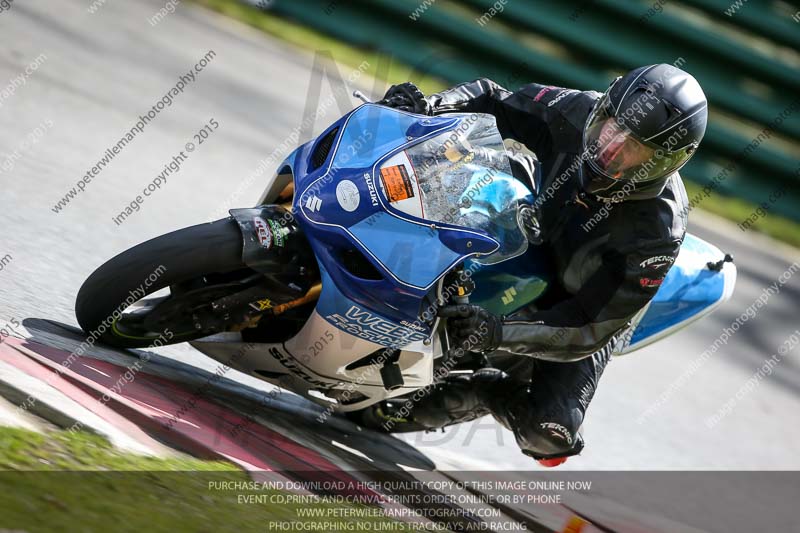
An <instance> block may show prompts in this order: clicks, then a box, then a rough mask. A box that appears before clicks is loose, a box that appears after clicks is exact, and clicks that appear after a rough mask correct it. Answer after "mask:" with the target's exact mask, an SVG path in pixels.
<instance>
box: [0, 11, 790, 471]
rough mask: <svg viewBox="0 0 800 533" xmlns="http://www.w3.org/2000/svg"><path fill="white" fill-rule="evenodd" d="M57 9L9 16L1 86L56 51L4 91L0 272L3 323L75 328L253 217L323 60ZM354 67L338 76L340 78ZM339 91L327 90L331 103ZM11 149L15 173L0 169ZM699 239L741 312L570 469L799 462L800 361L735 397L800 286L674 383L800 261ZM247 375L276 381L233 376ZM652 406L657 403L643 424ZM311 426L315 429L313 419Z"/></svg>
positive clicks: (484, 433) (770, 344)
mask: <svg viewBox="0 0 800 533" xmlns="http://www.w3.org/2000/svg"><path fill="white" fill-rule="evenodd" d="M55 4H56V3H54V2H49V1H30V2H24V3H23V2H15V3H14V4H13V7H12V8H11V9H10V10H8V11H6V12H3V13H0V34H1V35H3V46H2V47H1V48H0V91H4V89H7V88H8V87H11V86H14V85H12V84H13V82H12V80H13V79H14V78H15V77H17V76H20V75H24V72H25V69H26V66H27V65H29V64H30V63H31V62H32V61H34V60H35V58H37V57H40V58H41V56H40V54H44V55H45V56H46V58H45V59H44V60H41V59H40V61H39V63H40V64H39V65H38V68H37V69H36V70H35V71H33V72H31V73H30V75H29V76H27V77H26V79H25V83H24V84H21V82H20V83H18V84H17V86H15V87H14V90H13V91H8V90H5V92H3V93H2V96H0V98H2V100H0V104H1V105H0V124H2V127H0V150H1V151H2V152H3V153H4V155H3V156H2V160H0V184H2V192H1V193H0V228H2V238H0V258H2V257H4V256H5V257H8V256H10V260H8V261H3V263H4V264H3V266H2V270H0V326H2V325H3V324H6V323H10V322H12V321H14V320H16V321H19V322H23V321H26V322H27V323H30V322H31V321H32V320H34V319H48V320H53V321H57V322H62V323H64V324H71V325H76V320H75V317H74V312H73V305H74V299H75V295H76V293H77V291H78V288H79V287H80V285H81V283H82V281H83V280H84V279H85V278H86V277H87V276H88V275H89V274H90V273H91V271H92V270H93V269H95V268H96V267H97V266H98V265H100V264H101V263H103V262H104V261H106V260H107V259H109V258H110V257H112V256H113V255H115V254H117V253H119V252H121V251H123V250H125V249H127V248H129V247H131V246H133V245H135V244H137V243H139V242H142V241H144V240H146V239H149V238H152V237H155V236H157V235H160V234H163V233H166V232H168V231H172V230H175V229H178V228H181V227H185V226H188V225H192V224H196V223H201V222H206V221H208V220H211V219H213V218H219V217H221V216H222V214H223V213H224V212H225V210H226V209H227V208H229V207H244V206H250V205H252V203H253V202H254V201H255V200H256V199H257V197H258V195H259V194H260V193H261V191H262V189H263V186H264V181H265V180H266V178H267V176H268V175H269V174H270V173H271V172H272V171H273V170H274V168H275V166H276V164H272V165H270V166H269V169H268V171H267V172H266V173H264V174H263V175H262V176H261V177H258V178H257V179H248V176H250V175H252V173H253V172H254V171H255V170H256V169H257V168H258V167H259V164H260V161H261V160H262V159H263V158H265V157H267V156H268V155H269V154H270V153H271V152H272V151H273V150H274V149H275V148H276V147H279V146H280V145H281V144H282V143H284V141H285V140H286V138H287V136H289V135H290V134H291V133H292V130H293V128H295V127H297V126H298V124H300V123H301V122H302V120H303V116H304V110H305V109H306V101H307V99H308V95H309V89H310V87H312V65H313V63H314V57H313V54H311V53H308V52H301V51H297V50H295V49H293V48H291V47H289V46H288V45H285V44H284V43H282V42H279V41H276V40H273V39H271V38H269V37H266V36H264V35H263V34H260V33H258V32H256V31H254V30H251V29H249V28H247V27H245V26H243V25H241V24H238V23H235V22H232V21H230V20H227V19H225V18H223V17H219V16H217V15H214V14H212V13H210V12H207V11H205V10H202V9H199V8H196V7H194V6H187V5H181V6H180V7H179V9H178V10H177V12H176V13H174V14H171V15H169V16H168V17H167V18H166V19H165V20H163V21H162V22H160V23H159V24H157V25H156V26H151V25H150V24H149V23H148V19H149V18H150V17H152V16H153V15H154V14H155V13H156V11H157V10H158V9H160V8H161V7H163V5H164V3H163V2H158V1H139V2H120V1H115V0H108V1H107V2H106V3H105V4H104V5H102V6H101V7H100V8H99V10H98V11H97V12H96V13H94V14H90V13H89V12H88V11H87V5H88V4H89V2H88V0H86V1H76V0H69V1H61V2H58V3H57V6H56V5H55ZM209 50H213V51H214V53H215V56H214V57H213V59H212V60H211V61H210V63H209V64H208V65H207V66H206V67H205V68H204V70H203V71H202V72H200V73H199V74H196V77H195V81H194V82H193V83H190V84H189V85H188V86H187V87H186V88H185V90H184V92H183V93H182V94H180V95H179V96H177V97H176V98H175V99H174V101H173V103H172V104H171V105H170V106H168V107H165V109H164V110H163V111H161V112H160V113H159V114H158V115H157V117H156V118H155V119H154V120H152V122H151V123H150V124H148V125H147V126H146V128H145V129H144V131H143V132H142V133H140V134H138V135H137V136H136V137H135V139H134V140H133V141H132V142H131V143H130V144H128V145H127V146H126V147H125V148H124V149H123V150H122V152H121V153H119V154H118V155H116V157H114V158H113V160H112V161H111V162H110V163H109V164H108V166H107V167H106V168H105V169H103V170H102V171H101V172H100V173H99V174H98V175H97V176H96V177H94V178H93V179H92V181H91V182H90V183H88V184H87V185H86V187H85V191H83V192H81V193H79V194H78V195H76V196H75V197H74V199H73V200H72V201H71V202H70V203H69V205H67V206H66V207H65V208H64V209H62V210H61V212H59V213H56V212H54V211H53V210H52V208H53V206H54V205H55V204H56V203H57V202H58V201H59V200H60V199H61V198H62V197H63V196H64V195H65V194H67V192H68V191H69V190H70V188H72V187H75V184H76V182H77V181H78V180H80V179H81V178H82V177H83V176H84V175H85V174H86V173H87V171H88V170H89V169H91V167H92V166H93V165H95V164H96V163H97V161H98V160H99V159H101V158H102V156H103V154H104V152H105V151H106V149H107V148H109V147H111V146H112V145H114V144H116V142H117V141H118V140H119V139H120V137H122V136H124V135H125V133H126V132H127V131H129V130H130V129H131V127H132V126H133V125H134V124H135V123H136V121H137V120H138V117H139V116H140V115H143V114H145V113H147V112H148V110H150V108H151V107H153V106H154V105H155V104H156V102H158V101H159V100H160V99H161V98H162V96H163V95H164V94H166V93H167V92H168V91H169V89H170V88H171V87H173V86H174V85H175V84H176V83H177V82H178V78H179V76H181V75H185V74H186V73H187V72H188V71H189V70H191V69H192V68H193V66H194V65H195V64H196V63H197V62H198V61H200V59H201V58H203V57H204V56H206V54H207V53H208V52H209ZM350 72H351V71H350V69H349V68H347V67H343V68H342V74H343V76H344V77H347V76H348V74H349V73H350ZM363 81H365V80H359V82H363ZM398 81H404V80H398ZM356 86H357V87H359V88H361V89H362V90H365V92H367V93H368V94H371V95H372V96H373V97H376V96H378V94H376V92H377V93H380V90H379V91H374V89H373V87H372V84H371V83H369V84H366V85H359V84H356V85H355V86H354V87H356ZM329 89H330V87H329V86H328V85H327V84H325V85H323V92H322V97H321V100H320V101H325V98H326V95H328V94H329V93H330V91H329ZM381 90H382V88H381ZM312 92H313V91H312ZM355 103H356V102H355V101H354V102H353V105H355ZM339 113H340V111H339V110H338V108H337V106H336V105H333V106H329V108H328V110H327V112H326V114H325V116H324V117H323V118H321V119H320V120H318V121H317V122H316V124H315V125H314V128H313V131H314V132H315V133H319V132H320V131H321V130H322V129H323V128H324V127H326V126H327V125H328V124H329V123H330V122H331V121H333V120H334V119H335V118H337V117H338V116H339ZM212 118H213V119H215V120H216V121H217V122H218V123H219V128H218V129H216V130H214V131H213V133H212V134H211V135H210V136H209V138H208V139H207V140H205V141H204V143H203V144H202V145H198V146H195V151H194V152H191V153H190V154H188V155H189V157H188V158H187V160H186V161H185V162H183V164H182V166H181V168H180V171H179V172H177V173H175V174H171V175H170V176H168V177H167V182H166V184H165V185H163V186H162V187H161V188H160V189H159V190H157V191H156V192H155V193H154V194H152V195H151V196H149V197H147V198H146V199H145V200H144V202H143V203H142V205H141V206H140V209H139V210H138V211H137V212H135V213H134V214H133V215H131V216H130V217H129V218H128V219H127V220H125V221H124V222H123V223H122V224H120V225H117V224H116V223H115V222H114V221H113V218H114V217H116V216H117V215H119V213H120V212H121V211H123V210H124V209H125V207H126V206H127V205H128V204H130V202H131V201H132V200H133V199H134V198H135V197H136V196H137V195H141V194H142V191H143V189H144V188H145V187H147V185H148V183H150V182H152V181H153V180H154V178H156V176H157V175H158V174H159V173H161V171H162V170H163V168H164V166H165V165H167V164H168V163H169V162H170V161H172V160H173V156H175V155H176V154H177V153H178V152H180V151H182V150H183V151H184V152H186V150H185V145H186V143H187V142H193V141H194V140H193V135H194V134H196V133H197V132H198V131H199V130H200V129H202V128H203V126H204V125H206V124H208V123H209V121H210V120H211V119H212ZM42 124H44V126H41V125H42ZM37 126H38V127H39V128H40V130H39V132H40V134H41V135H40V136H41V138H38V139H37V138H36V134H34V137H33V139H35V140H31V141H30V142H27V143H23V141H24V139H26V138H27V137H28V136H29V135H30V134H32V132H34V131H35V130H36V128H37ZM42 131H43V133H42ZM299 140H300V141H304V140H306V139H305V138H301V139H299ZM284 153H286V152H284ZM8 156H13V157H12V161H11V163H10V164H6V165H5V166H3V163H4V161H7V157H8ZM237 190H238V192H237ZM215 215H216V216H215ZM690 229H691V231H692V232H694V233H695V234H697V235H698V236H700V237H702V238H704V239H707V240H709V241H711V242H713V243H715V244H716V245H717V246H719V247H720V248H721V249H723V250H724V251H726V252H729V253H731V254H732V255H733V256H734V258H735V259H736V264H737V266H738V269H739V279H738V283H737V287H736V291H735V293H734V296H733V299H732V300H731V301H730V302H728V303H727V304H726V305H725V306H724V307H723V308H721V309H720V310H718V311H717V312H716V313H715V314H714V315H712V316H710V317H708V318H706V319H704V320H703V321H702V322H700V323H697V324H695V325H693V326H692V327H690V328H688V329H686V330H683V331H682V332H680V333H678V334H676V335H674V336H672V337H671V338H670V339H669V340H667V341H664V342H661V343H658V344H657V345H654V346H652V347H649V348H646V349H644V350H641V351H640V352H637V353H635V354H632V355H629V356H625V357H622V358H618V359H616V360H615V361H614V362H613V363H612V364H611V365H610V367H609V368H608V370H607V372H606V375H605V376H604V377H603V379H602V381H601V386H600V389H599V392H598V393H597V395H596V397H595V399H594V402H593V404H592V407H591V408H590V411H589V417H588V421H587V422H586V424H585V427H584V432H585V436H586V439H587V442H588V445H587V448H586V450H585V451H584V453H583V454H582V455H581V456H580V457H576V458H573V459H571V460H570V461H569V462H568V463H567V464H566V465H565V468H567V469H577V470H585V469H596V470H618V469H622V470H625V469H637V470H639V469H646V470H660V469H684V470H693V469H732V470H761V469H767V470H796V469H798V468H799V467H800V458H798V453H797V452H798V450H800V427H798V425H797V424H796V423H794V422H795V420H796V414H797V413H798V412H799V411H800V366H799V365H798V358H800V348H796V349H794V351H792V352H790V353H788V354H787V355H785V356H784V357H782V358H781V359H780V362H779V364H778V365H777V366H775V367H774V368H773V369H772V374H771V375H767V376H765V377H764V378H763V379H761V380H759V381H758V382H757V384H756V386H755V387H753V388H752V389H751V390H750V391H749V392H746V393H743V394H740V395H739V397H737V396H736V395H737V391H739V389H740V387H742V386H743V385H744V384H745V383H746V382H747V381H748V379H750V378H751V377H752V376H753V375H754V374H755V372H756V371H757V370H758V369H759V368H760V367H761V366H762V365H763V364H764V361H765V359H767V358H768V357H769V356H770V355H771V354H775V353H777V352H778V349H779V347H780V346H781V344H782V342H784V340H785V339H787V337H788V336H789V335H790V334H791V333H792V332H793V331H794V330H796V329H798V328H799V327H800V321H798V310H800V304H798V302H799V301H800V273H796V274H795V275H794V276H792V277H790V278H789V279H788V282H787V283H786V284H785V285H782V286H781V288H780V292H779V293H778V294H775V295H772V296H771V297H770V298H769V300H768V303H767V304H766V305H765V306H764V307H763V308H761V309H760V310H759V311H758V313H757V314H756V315H755V316H754V317H753V318H750V319H748V320H747V321H746V323H744V325H743V326H742V327H741V328H739V329H738V331H737V332H736V333H735V334H734V335H733V336H732V337H731V338H730V340H729V342H728V343H727V345H725V346H724V347H722V348H721V349H720V350H719V351H717V352H716V353H715V354H714V355H713V356H712V357H710V358H708V359H707V360H705V361H704V362H703V363H702V364H701V365H700V366H699V367H698V368H697V370H696V371H695V372H694V373H692V375H690V376H688V377H686V376H684V378H683V379H682V378H681V376H682V375H684V374H685V373H686V372H687V369H688V368H690V366H689V365H691V364H692V362H693V361H696V360H697V359H698V358H699V357H700V355H701V354H702V353H703V351H704V350H706V349H707V348H708V347H709V346H710V345H712V344H713V343H714V341H715V339H717V337H719V335H720V334H721V333H722V330H723V328H725V327H729V326H730V325H731V323H732V322H733V321H734V320H735V319H736V318H737V317H739V316H740V315H741V314H742V313H743V312H744V310H745V309H746V308H748V306H751V305H752V304H753V303H754V301H755V300H756V299H757V298H758V297H759V295H761V294H762V292H763V291H764V288H765V287H767V286H768V285H770V284H773V283H775V282H776V281H777V280H778V277H779V276H780V275H781V274H782V273H783V272H785V271H786V270H787V268H788V267H789V266H790V265H791V264H792V263H793V262H794V261H800V254H798V253H797V252H796V251H793V250H790V249H784V248H781V247H780V246H777V245H775V244H774V243H773V242H771V241H769V240H766V239H763V238H759V237H758V236H754V235H751V234H749V233H744V232H741V231H740V230H739V229H737V228H736V227H735V226H734V225H732V224H729V223H726V222H722V221H720V220H717V219H714V218H710V217H707V216H704V217H701V216H699V214H697V213H693V214H692V219H691V228H690ZM17 329H18V330H20V331H21V328H17ZM23 333H24V332H23ZM156 351H157V352H158V353H160V354H162V355H165V356H168V357H170V358H174V359H176V360H178V361H182V362H185V363H189V364H192V365H195V366H197V367H200V368H204V369H207V370H212V371H213V369H214V368H215V367H216V363H215V362H213V361H211V360H209V359H207V358H205V357H204V356H202V355H201V354H200V353H199V352H196V351H194V350H193V349H192V348H190V347H189V346H188V345H182V346H177V347H167V348H161V349H158V350H156ZM231 376H233V372H232V373H230V374H228V377H231ZM235 379H237V380H239V381H241V382H243V383H245V384H248V385H251V386H254V387H257V388H261V389H269V388H270V386H269V385H267V384H264V383H262V382H260V381H258V380H256V379H254V378H251V377H248V376H244V375H241V374H236V376H235ZM676 380H679V381H676ZM675 383H678V386H676V385H675ZM671 386H672V387H673V388H672V389H670V387H671ZM670 390H671V391H672V392H670V393H669V394H668V396H669V397H668V398H666V400H664V399H663V396H662V395H663V394H664V393H665V392H667V391H670ZM732 398H735V405H734V406H732V409H731V410H730V413H729V414H727V416H725V417H723V418H722V419H721V421H720V422H719V423H718V424H716V425H714V426H713V427H709V424H707V420H708V419H709V417H711V416H713V415H714V414H715V413H717V412H718V410H720V409H721V408H722V407H723V405H725V404H726V402H730V400H731V399H732ZM654 402H655V403H654ZM653 405H657V408H656V409H655V410H654V411H653V413H652V414H651V415H650V416H648V417H646V419H645V420H642V414H643V413H644V412H645V411H646V409H648V407H650V406H653ZM729 405H730V403H729ZM293 422H294V424H295V425H296V427H297V426H302V425H303V423H304V422H303V420H302V418H298V417H295V418H294V419H293ZM307 422H308V427H309V431H314V429H313V423H312V420H311V417H309V419H308V421H307ZM403 440H405V441H406V443H407V444H410V445H412V446H413V447H414V448H416V449H417V450H418V451H419V452H420V453H421V454H423V455H424V456H426V457H427V458H428V459H429V460H430V461H432V462H434V463H435V464H436V465H437V466H438V467H440V468H443V469H448V468H449V469H455V468H464V469H470V470H474V469H492V470H495V469H496V470H501V469H505V470H512V469H514V470H516V469H535V468H538V467H537V466H536V465H535V464H534V463H533V462H532V461H531V460H530V459H528V458H527V457H525V456H524V455H522V454H521V453H520V452H519V451H518V449H517V447H516V444H515V443H514V441H513V436H512V435H511V434H510V433H509V432H507V431H506V430H503V429H501V428H500V427H499V426H497V425H496V424H495V423H494V422H493V421H491V420H490V419H483V420H481V421H478V422H476V423H474V424H471V425H466V426H463V427H460V428H458V429H453V430H449V431H448V432H446V433H444V434H442V433H435V434H412V435H407V436H404V437H403ZM378 442H380V441H376V443H378ZM398 444H401V443H398Z"/></svg>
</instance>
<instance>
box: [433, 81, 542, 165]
mask: <svg viewBox="0 0 800 533" xmlns="http://www.w3.org/2000/svg"><path fill="white" fill-rule="evenodd" d="M539 87H544V86H541V85H538V84H535V83H532V84H529V85H527V86H525V87H524V88H523V89H520V90H519V91H517V92H514V93H512V92H511V91H508V90H507V89H504V88H503V87H501V86H500V85H498V84H497V83H495V82H493V81H492V80H490V79H487V78H481V79H478V80H475V81H470V82H467V83H462V84H460V85H456V86H455V87H453V88H451V89H447V90H444V91H442V92H440V93H436V94H432V95H430V96H429V97H428V98H427V100H428V102H429V103H430V105H431V108H432V110H433V113H434V114H436V115H438V114H442V113H454V112H457V113H487V114H489V115H494V117H495V118H496V119H497V129H498V130H499V131H500V134H501V135H502V136H503V137H504V138H512V139H516V140H518V141H519V142H521V143H523V144H525V145H526V146H527V147H528V148H529V149H531V150H532V151H533V152H534V153H536V154H537V155H539V154H544V153H547V151H549V149H550V146H551V139H550V132H549V122H550V120H551V117H549V116H548V115H549V114H550V112H552V110H548V108H547V106H546V105H544V102H542V103H541V104H539V102H538V101H535V100H534V98H535V95H536V94H537V93H538V90H537V88H539ZM531 95H533V97H531Z"/></svg>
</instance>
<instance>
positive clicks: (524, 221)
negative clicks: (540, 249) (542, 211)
mask: <svg viewBox="0 0 800 533" xmlns="http://www.w3.org/2000/svg"><path fill="white" fill-rule="evenodd" d="M517 222H518V223H519V227H520V228H522V232H523V233H524V234H525V238H526V239H528V242H529V243H531V244H536V245H538V244H542V242H543V241H544V238H543V237H542V228H541V227H540V225H539V213H538V212H537V210H536V209H534V208H533V207H531V206H529V205H525V204H522V205H520V206H519V207H517Z"/></svg>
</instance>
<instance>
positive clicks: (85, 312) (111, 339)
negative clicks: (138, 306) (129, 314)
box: [75, 218, 246, 348]
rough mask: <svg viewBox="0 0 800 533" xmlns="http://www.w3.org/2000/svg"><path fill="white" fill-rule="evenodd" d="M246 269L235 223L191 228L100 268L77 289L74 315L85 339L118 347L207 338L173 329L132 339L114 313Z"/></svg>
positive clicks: (153, 241)
mask: <svg viewBox="0 0 800 533" xmlns="http://www.w3.org/2000/svg"><path fill="white" fill-rule="evenodd" d="M242 268H246V267H245V265H244V264H243V263H242V234H241V231H240V230H239V226H238V225H237V223H236V221H235V220H233V219H232V218H225V219H221V220H217V221H215V222H210V223H207V224H200V225H197V226H191V227H189V228H184V229H181V230H178V231H173V232H172V233H167V234H166V235H162V236H160V237H156V238H155V239H151V240H149V241H147V242H144V243H142V244H139V245H138V246H134V247H133V248H130V249H129V250H126V251H124V252H122V253H121V254H119V255H117V256H116V257H114V258H113V259H111V260H110V261H108V262H106V263H105V264H103V265H102V266H100V267H99V268H98V269H97V270H95V271H94V272H93V273H92V275H91V276H89V277H88V279H87V280H86V281H85V282H84V283H83V285H82V286H81V289H80V291H78V297H77V299H76V302H75V314H76V316H77V318H78V323H79V324H80V325H81V327H82V328H83V330H84V331H85V332H86V333H87V335H92V334H94V337H95V338H99V339H100V340H102V341H104V342H106V343H108V344H111V345H113V346H117V347H120V348H143V347H148V346H152V345H153V343H154V342H156V340H157V339H161V342H160V343H156V345H163V344H176V343H180V342H185V341H189V340H193V339H196V338H200V337H204V336H206V335H208V334H209V333H208V332H198V331H195V330H190V331H171V333H172V335H171V337H170V338H167V337H169V335H164V334H161V333H159V334H158V335H151V336H132V335H129V334H125V333H123V332H121V331H119V330H118V329H117V324H116V321H115V320H114V314H115V313H117V311H118V312H119V313H122V312H123V311H124V310H125V308H127V307H128V306H129V305H130V304H132V303H133V302H132V301H131V299H132V298H135V299H136V300H137V301H138V300H140V299H142V298H144V297H145V296H146V295H149V294H152V293H155V292H156V291H158V290H160V289H163V288H165V287H169V286H171V285H175V284H178V283H182V282H185V281H188V280H191V279H195V278H199V277H202V276H205V275H209V274H214V273H226V272H231V271H234V270H239V269H242ZM148 284H149V286H146V285H148Z"/></svg>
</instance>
